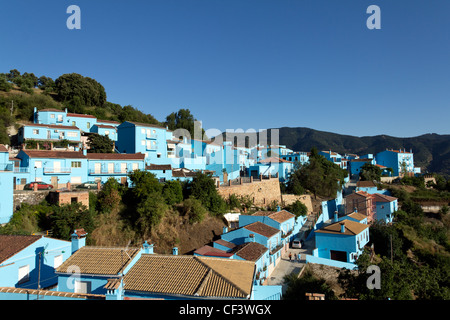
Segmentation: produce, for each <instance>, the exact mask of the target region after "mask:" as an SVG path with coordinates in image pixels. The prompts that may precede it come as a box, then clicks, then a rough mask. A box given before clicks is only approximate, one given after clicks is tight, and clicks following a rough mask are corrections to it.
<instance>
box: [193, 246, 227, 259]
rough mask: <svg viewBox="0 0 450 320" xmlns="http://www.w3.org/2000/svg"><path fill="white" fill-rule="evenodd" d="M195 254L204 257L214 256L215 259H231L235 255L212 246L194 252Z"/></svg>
mask: <svg viewBox="0 0 450 320" xmlns="http://www.w3.org/2000/svg"><path fill="white" fill-rule="evenodd" d="M194 253H196V254H199V255H202V256H214V257H231V256H233V253H229V252H226V251H224V250H220V249H217V248H214V247H211V246H208V245H206V246H203V247H201V248H199V249H197V250H195V251H194Z"/></svg>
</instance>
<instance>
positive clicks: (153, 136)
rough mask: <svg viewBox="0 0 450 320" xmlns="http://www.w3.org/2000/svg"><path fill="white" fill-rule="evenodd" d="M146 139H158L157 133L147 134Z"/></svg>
mask: <svg viewBox="0 0 450 320" xmlns="http://www.w3.org/2000/svg"><path fill="white" fill-rule="evenodd" d="M145 137H146V138H147V139H158V135H157V134H156V133H151V134H147V135H146V136H145Z"/></svg>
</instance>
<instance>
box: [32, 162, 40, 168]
mask: <svg viewBox="0 0 450 320" xmlns="http://www.w3.org/2000/svg"><path fill="white" fill-rule="evenodd" d="M34 167H35V168H42V161H35V162H34Z"/></svg>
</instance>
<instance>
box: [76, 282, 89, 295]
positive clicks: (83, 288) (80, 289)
mask: <svg viewBox="0 0 450 320" xmlns="http://www.w3.org/2000/svg"><path fill="white" fill-rule="evenodd" d="M75 293H91V282H90V281H77V280H75Z"/></svg>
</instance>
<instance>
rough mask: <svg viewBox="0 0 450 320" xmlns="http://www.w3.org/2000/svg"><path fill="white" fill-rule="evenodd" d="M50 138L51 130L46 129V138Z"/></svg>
mask: <svg viewBox="0 0 450 320" xmlns="http://www.w3.org/2000/svg"><path fill="white" fill-rule="evenodd" d="M51 138H52V132H51V130H47V139H51Z"/></svg>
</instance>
